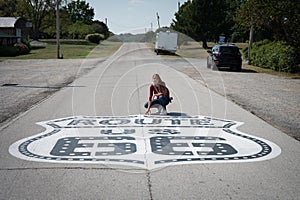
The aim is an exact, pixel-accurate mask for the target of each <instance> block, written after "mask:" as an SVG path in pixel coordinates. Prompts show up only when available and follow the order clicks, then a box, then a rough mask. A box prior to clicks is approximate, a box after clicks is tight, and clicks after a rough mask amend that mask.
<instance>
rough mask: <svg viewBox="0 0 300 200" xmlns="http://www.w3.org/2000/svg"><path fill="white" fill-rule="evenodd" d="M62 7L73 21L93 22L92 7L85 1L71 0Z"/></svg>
mask: <svg viewBox="0 0 300 200" xmlns="http://www.w3.org/2000/svg"><path fill="white" fill-rule="evenodd" d="M64 9H65V10H66V11H67V12H68V13H69V15H70V17H71V20H72V22H73V23H75V22H77V21H82V22H83V23H84V24H92V22H93V18H94V16H95V13H94V8H92V7H90V4H89V3H86V1H82V0H76V1H72V2H71V3H69V4H68V5H67V6H66V7H64Z"/></svg>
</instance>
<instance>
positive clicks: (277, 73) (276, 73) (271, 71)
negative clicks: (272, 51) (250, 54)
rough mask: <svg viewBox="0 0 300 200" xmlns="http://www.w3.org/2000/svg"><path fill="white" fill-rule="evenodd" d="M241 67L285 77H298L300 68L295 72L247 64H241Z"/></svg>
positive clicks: (299, 76) (299, 77)
mask: <svg viewBox="0 0 300 200" xmlns="http://www.w3.org/2000/svg"><path fill="white" fill-rule="evenodd" d="M243 69H247V70H251V71H255V72H257V73H265V74H270V75H275V76H280V77H285V78H291V79H300V70H298V72H296V73H287V72H278V71H274V70H271V69H267V68H262V67H256V66H253V65H248V64H243Z"/></svg>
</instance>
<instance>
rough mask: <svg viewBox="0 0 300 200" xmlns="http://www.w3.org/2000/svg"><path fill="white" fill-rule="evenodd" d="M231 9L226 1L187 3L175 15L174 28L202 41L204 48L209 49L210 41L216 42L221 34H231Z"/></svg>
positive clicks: (202, 0) (201, 0)
mask: <svg viewBox="0 0 300 200" xmlns="http://www.w3.org/2000/svg"><path fill="white" fill-rule="evenodd" d="M229 9H230V5H229V4H228V2H227V1H224V0H214V1H211V0H193V1H187V2H186V3H184V4H183V5H182V6H181V7H180V9H179V11H178V12H177V13H176V14H175V20H174V21H173V23H172V28H173V29H175V30H176V31H179V32H182V33H184V34H187V35H188V36H190V37H192V38H193V39H195V40H197V41H202V46H203V48H207V40H208V39H212V40H216V39H217V37H218V35H220V34H221V33H224V34H226V35H228V34H230V32H231V30H230V28H231V27H230V25H229V24H231V22H229V21H228V18H227V14H228V13H227V12H228V10H229Z"/></svg>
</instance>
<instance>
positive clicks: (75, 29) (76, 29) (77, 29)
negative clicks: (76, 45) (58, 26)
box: [68, 21, 92, 39]
mask: <svg viewBox="0 0 300 200" xmlns="http://www.w3.org/2000/svg"><path fill="white" fill-rule="evenodd" d="M91 31H92V30H91V26H90V25H87V24H84V23H83V22H82V21H77V22H76V23H73V24H72V25H70V26H69V29H68V33H69V34H70V35H72V39H84V38H85V36H86V35H87V34H88V33H90V32H91Z"/></svg>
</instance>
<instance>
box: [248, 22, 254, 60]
mask: <svg viewBox="0 0 300 200" xmlns="http://www.w3.org/2000/svg"><path fill="white" fill-rule="evenodd" d="M253 29H254V25H253V24H252V25H251V27H250V35H249V46H248V65H251V49H252V44H253Z"/></svg>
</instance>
